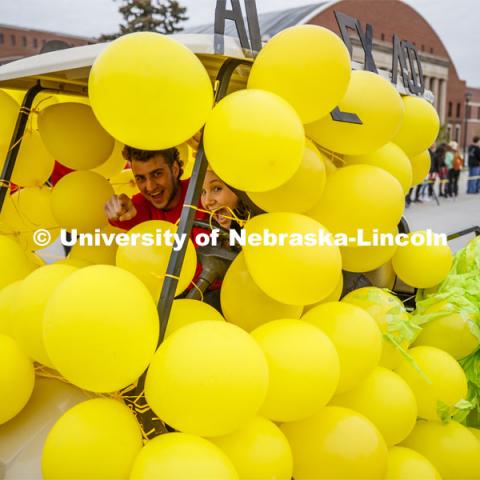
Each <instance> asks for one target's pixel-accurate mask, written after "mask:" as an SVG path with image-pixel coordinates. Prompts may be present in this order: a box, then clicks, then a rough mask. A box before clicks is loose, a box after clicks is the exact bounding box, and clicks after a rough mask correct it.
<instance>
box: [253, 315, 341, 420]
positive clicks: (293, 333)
mask: <svg viewBox="0 0 480 480" xmlns="http://www.w3.org/2000/svg"><path fill="white" fill-rule="evenodd" d="M252 336H253V338H254V339H255V340H256V341H257V342H258V344H259V345H260V347H261V348H262V350H263V352H264V353H265V357H266V359H267V362H268V368H269V384H268V391H267V396H266V398H265V402H264V403H263V405H262V408H261V409H260V415H262V416H264V417H267V418H269V419H270V420H273V421H275V422H294V421H297V420H301V419H304V418H307V417H310V416H311V415H313V414H315V413H316V412H318V411H319V410H320V409H321V408H322V407H324V406H325V405H326V404H327V403H328V401H329V400H330V399H331V398H332V396H333V394H334V393H335V390H336V389H337V385H338V380H339V377H340V363H339V360H338V355H337V352H336V350H335V347H334V345H333V343H332V342H331V340H330V339H329V338H328V336H327V335H325V334H324V333H323V332H322V331H321V330H320V329H318V328H316V327H314V326H313V325H309V324H308V323H305V322H302V321H301V320H275V321H273V322H269V323H266V324H265V325H262V326H260V327H258V328H257V329H255V330H254V331H253V332H252Z"/></svg>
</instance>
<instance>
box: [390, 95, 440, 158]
mask: <svg viewBox="0 0 480 480" xmlns="http://www.w3.org/2000/svg"><path fill="white" fill-rule="evenodd" d="M402 100H403V104H404V105H405V116H404V118H403V123H402V125H401V127H400V130H399V131H398V132H397V134H396V135H395V137H394V138H393V140H392V141H393V142H395V143H396V144H397V145H398V146H399V147H400V148H401V149H402V150H403V151H404V152H405V153H406V154H407V155H408V156H409V157H413V156H415V155H419V154H420V153H422V152H424V151H425V150H427V148H428V147H430V146H431V145H432V144H433V142H434V141H435V139H436V138H437V135H438V131H439V130H440V119H439V117H438V113H437V112H436V110H435V108H434V107H433V106H432V105H431V104H430V103H428V102H427V101H426V100H424V99H423V98H419V97H409V96H406V97H402Z"/></svg>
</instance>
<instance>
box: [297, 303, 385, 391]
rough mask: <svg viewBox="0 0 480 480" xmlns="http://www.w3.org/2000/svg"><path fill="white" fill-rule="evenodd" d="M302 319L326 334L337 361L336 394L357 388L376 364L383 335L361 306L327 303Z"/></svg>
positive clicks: (380, 350)
mask: <svg viewBox="0 0 480 480" xmlns="http://www.w3.org/2000/svg"><path fill="white" fill-rule="evenodd" d="M302 320H305V321H306V322H310V323H311V324H312V325H315V326H316V327H318V328H320V329H321V330H322V331H323V332H325V333H326V334H327V335H328V337H329V338H330V340H331V341H332V342H333V345H334V346H335V349H336V350H337V353H338V358H339V360H340V380H339V382H338V386H337V389H336V394H339V393H343V392H346V391H348V390H351V389H352V388H354V387H355V386H357V385H358V384H359V383H360V382H361V381H362V380H363V379H364V378H365V377H366V376H367V375H368V374H369V373H370V372H371V371H372V370H373V369H374V368H375V367H376V366H377V365H378V362H379V361H380V356H381V354H382V334H381V332H380V329H379V327H378V325H377V324H376V322H375V320H374V319H373V318H372V317H371V316H370V315H369V314H368V313H367V312H366V311H365V310H362V309H361V308H360V307H356V306H355V305H349V304H348V303H340V302H330V303H324V304H323V305H318V306H317V307H315V308H313V309H312V310H309V311H308V312H307V313H306V314H305V315H304V316H303V317H302Z"/></svg>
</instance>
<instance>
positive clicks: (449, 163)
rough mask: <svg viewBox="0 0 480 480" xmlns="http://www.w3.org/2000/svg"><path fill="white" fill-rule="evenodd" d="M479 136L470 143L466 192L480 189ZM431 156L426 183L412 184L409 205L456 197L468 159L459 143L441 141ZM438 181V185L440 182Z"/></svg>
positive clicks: (432, 150) (475, 191) (474, 192)
mask: <svg viewBox="0 0 480 480" xmlns="http://www.w3.org/2000/svg"><path fill="white" fill-rule="evenodd" d="M479 141H480V137H474V138H473V143H472V144H471V145H470V146H469V147H468V152H467V162H468V163H467V166H468V183H467V191H466V193H467V194H476V193H480V146H479ZM429 152H430V157H431V165H430V171H429V173H428V177H427V178H426V179H425V180H424V182H423V183H421V184H419V185H417V186H416V187H415V188H411V189H410V191H409V192H408V195H407V197H406V203H407V207H408V206H409V205H410V203H412V202H413V203H422V202H424V201H427V202H428V201H430V200H431V199H432V198H437V197H444V198H456V197H457V196H458V194H459V186H458V181H459V178H460V173H461V171H462V170H463V169H464V167H465V161H464V159H463V157H462V155H461V153H460V150H459V148H458V143H457V142H455V141H451V142H449V143H448V144H447V143H441V144H439V145H438V146H437V147H436V148H435V149H434V148H432V149H430V150H429ZM437 185H438V186H437Z"/></svg>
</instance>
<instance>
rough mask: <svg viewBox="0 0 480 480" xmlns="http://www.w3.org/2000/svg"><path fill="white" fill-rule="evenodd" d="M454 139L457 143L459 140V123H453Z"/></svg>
mask: <svg viewBox="0 0 480 480" xmlns="http://www.w3.org/2000/svg"><path fill="white" fill-rule="evenodd" d="M454 140H455V141H456V142H457V143H458V142H459V141H460V125H458V124H457V125H455V138H454Z"/></svg>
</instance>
